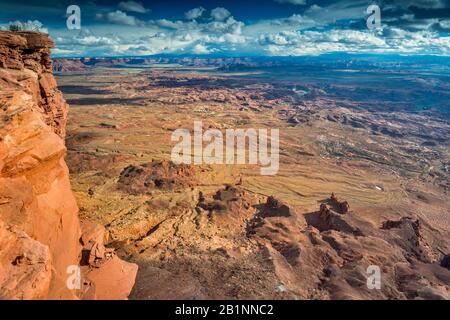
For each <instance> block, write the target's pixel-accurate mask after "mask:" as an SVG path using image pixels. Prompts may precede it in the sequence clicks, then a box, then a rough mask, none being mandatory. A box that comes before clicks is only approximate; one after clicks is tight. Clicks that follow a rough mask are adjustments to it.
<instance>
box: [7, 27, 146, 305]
mask: <svg viewBox="0 0 450 320" xmlns="http://www.w3.org/2000/svg"><path fill="white" fill-rule="evenodd" d="M52 46H53V43H52V41H51V40H50V39H49V38H48V36H47V35H44V34H41V33H33V32H4V31H0V292H1V294H2V298H5V299H47V298H50V299H66V298H67V299H76V298H83V293H82V292H81V291H79V290H73V289H71V288H70V286H68V285H67V279H68V276H69V275H68V273H67V272H68V269H69V268H70V267H71V266H75V267H77V266H79V265H80V259H81V252H82V248H81V244H80V236H81V230H80V222H79V219H78V207H77V204H76V202H75V199H74V196H73V194H72V192H71V189H70V182H69V175H68V169H67V166H66V163H65V161H64V156H65V153H66V147H65V144H64V137H65V125H66V121H67V112H68V105H67V104H66V102H65V100H64V98H63V96H62V94H61V92H60V91H59V90H58V88H57V85H56V81H55V79H54V78H53V74H52V64H51V59H50V48H51V47H52ZM102 245H103V243H101V244H100V245H99V246H100V247H101V246H102ZM102 259H103V258H102ZM118 260H119V259H118V258H116V259H115V261H118ZM121 264H124V265H126V266H128V267H129V268H128V273H127V274H126V277H125V278H127V281H128V282H127V283H128V287H127V289H128V293H129V291H131V287H132V283H133V282H134V278H135V276H136V271H137V270H136V268H137V267H136V266H135V265H132V264H128V263H125V262H123V261H120V263H119V262H116V263H115V267H117V266H119V267H120V266H121ZM122 267H123V266H122ZM122 269H123V270H124V268H122ZM101 270H103V267H102V266H100V267H98V268H95V272H97V273H102V272H103V271H101ZM91 272H93V271H92V270H87V271H86V272H84V273H83V276H85V277H87V278H88V277H89V274H90V273H91ZM97 278H98V277H97ZM121 281H123V279H122V280H121ZM130 284H131V286H130ZM96 290H97V291H99V290H101V286H99V285H97V289H96ZM124 293H126V292H122V293H121V294H120V295H119V296H114V293H113V292H111V293H110V294H109V295H108V296H107V298H111V299H113V298H125V297H126V294H124ZM92 296H96V294H95V290H94V291H92V290H91V297H92ZM97 296H98V295H97Z"/></svg>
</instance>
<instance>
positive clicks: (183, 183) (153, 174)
mask: <svg viewBox="0 0 450 320" xmlns="http://www.w3.org/2000/svg"><path fill="white" fill-rule="evenodd" d="M118 185H119V189H120V190H122V191H125V192H128V193H130V194H136V195H137V194H145V193H147V192H149V191H151V190H153V189H160V190H177V189H183V188H187V187H193V186H195V185H196V181H195V169H194V166H192V165H187V164H175V163H173V162H172V161H166V160H164V161H152V162H150V163H144V164H142V165H129V166H128V167H126V168H125V169H123V171H122V172H121V173H120V177H119V181H118Z"/></svg>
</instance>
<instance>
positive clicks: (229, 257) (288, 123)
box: [56, 64, 450, 299]
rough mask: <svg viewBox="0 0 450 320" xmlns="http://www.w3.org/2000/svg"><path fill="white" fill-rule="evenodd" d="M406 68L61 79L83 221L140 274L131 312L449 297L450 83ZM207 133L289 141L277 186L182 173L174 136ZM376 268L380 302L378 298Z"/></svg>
mask: <svg viewBox="0 0 450 320" xmlns="http://www.w3.org/2000/svg"><path fill="white" fill-rule="evenodd" d="M290 70H291V69H290ZM409 70H410V72H403V71H402V70H399V71H398V72H396V71H392V72H391V71H390V72H388V71H386V70H383V69H376V70H375V71H373V72H366V73H363V72H362V71H359V75H358V76H355V75H354V74H355V70H347V69H346V68H344V69H341V70H330V71H329V72H326V73H324V74H322V75H321V77H323V78H321V77H319V76H318V75H317V74H314V72H315V71H314V69H313V68H311V69H308V70H307V71H298V70H297V73H296V72H294V71H295V70H294V71H292V73H289V72H288V71H286V70H283V68H282V67H280V68H277V67H268V68H253V69H252V68H249V69H247V68H242V70H240V69H239V68H236V70H234V69H230V68H228V69H227V68H214V67H211V66H208V65H206V66H193V65H187V64H184V65H182V64H150V65H142V66H138V65H125V66H120V67H119V66H114V67H108V66H95V67H92V68H88V69H86V70H83V71H77V72H63V73H60V74H57V75H56V78H57V82H58V86H59V88H60V90H61V91H62V92H63V94H64V97H65V99H66V100H67V102H68V103H69V105H70V112H69V119H68V125H67V136H66V146H67V149H68V153H67V156H66V161H67V164H68V166H69V169H70V176H71V183H72V189H73V191H74V193H75V197H76V200H77V203H78V206H79V208H80V216H81V217H82V218H87V219H90V220H92V221H95V222H97V223H100V224H102V225H104V226H105V227H106V229H107V231H108V234H109V239H108V246H109V247H111V248H115V249H116V250H117V252H118V254H119V256H120V257H121V258H122V259H125V260H127V261H131V262H135V263H137V264H138V265H139V271H138V275H137V279H136V284H135V286H134V289H133V291H132V293H131V296H130V299H172V298H173V299H182V298H185V299H207V298H210V299H272V298H273V299H341V298H356V299H357V298H368V299H406V298H407V299H415V298H423V299H436V298H449V297H450V271H449V270H448V269H446V268H445V267H442V266H441V261H442V259H443V257H444V256H445V255H447V254H449V253H450V205H449V204H450V194H449V191H450V145H449V141H450V140H449V139H448V138H449V136H450V122H449V120H448V119H449V114H448V111H446V112H445V110H449V105H448V101H450V96H449V92H450V90H449V89H450V88H449V83H450V81H448V80H449V79H448V78H449V77H448V74H447V76H445V75H442V74H438V75H436V74H433V73H431V72H423V73H421V71H420V70H416V72H415V71H414V70H412V71H411V69H409ZM277 72H279V74H277ZM298 74H301V76H298ZM351 79H355V80H351ZM322 80H323V81H322ZM425 98H427V99H429V100H425ZM433 98H436V99H437V98H439V100H440V101H447V105H444V106H443V108H444V109H439V108H436V103H435V101H433ZM409 99H414V101H416V102H417V104H422V105H423V106H426V107H427V108H423V109H420V108H416V106H413V105H412V103H411V101H410V100H409ZM421 99H423V100H421ZM442 110H444V111H442ZM199 120H201V121H202V122H203V126H204V128H205V129H206V128H216V129H220V130H225V129H227V128H268V129H272V128H278V129H279V130H280V169H279V172H278V174H277V175H275V176H263V175H260V170H259V169H260V168H259V166H257V165H207V164H203V165H192V166H191V165H185V166H181V167H180V166H176V165H174V164H173V163H171V162H170V154H171V149H172V147H173V146H174V142H172V141H171V134H172V132H173V131H174V130H176V129H178V128H186V129H190V130H192V129H193V126H194V121H199ZM332 193H334V194H335V195H336V197H337V200H336V199H335V198H332V199H331V198H330V196H331V194H332ZM344 200H345V201H347V202H348V204H349V206H350V208H349V210H348V212H347V209H346V208H342V204H343V203H344ZM322 204H326V206H325V205H322ZM321 205H322V206H321ZM343 211H345V212H343ZM449 263H450V262H449ZM370 265H376V266H379V267H380V269H381V274H382V278H381V281H382V282H381V283H382V287H381V290H376V289H375V290H370V289H369V288H368V287H367V285H366V278H367V272H366V270H367V268H368V266H370Z"/></svg>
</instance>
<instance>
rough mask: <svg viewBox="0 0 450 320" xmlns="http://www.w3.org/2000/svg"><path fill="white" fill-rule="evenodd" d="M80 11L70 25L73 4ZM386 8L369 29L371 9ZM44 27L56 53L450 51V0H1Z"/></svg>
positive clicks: (0, 8)
mask: <svg viewBox="0 0 450 320" xmlns="http://www.w3.org/2000/svg"><path fill="white" fill-rule="evenodd" d="M71 4H76V5H78V6H79V7H80V8H81V30H68V29H67V27H66V8H67V6H68V5H71ZM371 4H377V5H379V7H380V9H381V28H378V29H376V30H369V29H368V27H367V25H366V19H367V16H368V14H367V13H366V9H367V7H368V6H369V5H371ZM16 20H18V21H33V22H35V23H36V24H42V30H44V31H47V32H48V33H49V34H50V35H51V36H52V38H53V39H54V41H55V44H56V48H55V49H54V51H53V52H54V55H55V56H122V55H123V56H139V55H152V54H194V55H231V56H245V55H251V56H253V55H262V56H303V55H319V54H324V53H331V52H345V53H369V54H373V53H375V54H383V53H388V54H406V55H416V54H434V55H444V56H449V55H450V0H418V1H412V0H396V1H389V0H378V1H367V0H352V1H350V0H338V1H326V0H257V1H255V0H231V1H217V0H210V1H201V0H192V1H188V0H184V1H182V0H176V1H171V0H166V1H139V0H136V1H131V0H128V1H127V0H126V1H102V0H84V1H78V0H71V1H57V0H41V1H31V0H17V1H10V0H9V1H4V0H0V26H1V27H3V28H7V27H8V25H9V23H10V22H13V21H16Z"/></svg>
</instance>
